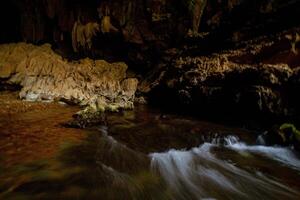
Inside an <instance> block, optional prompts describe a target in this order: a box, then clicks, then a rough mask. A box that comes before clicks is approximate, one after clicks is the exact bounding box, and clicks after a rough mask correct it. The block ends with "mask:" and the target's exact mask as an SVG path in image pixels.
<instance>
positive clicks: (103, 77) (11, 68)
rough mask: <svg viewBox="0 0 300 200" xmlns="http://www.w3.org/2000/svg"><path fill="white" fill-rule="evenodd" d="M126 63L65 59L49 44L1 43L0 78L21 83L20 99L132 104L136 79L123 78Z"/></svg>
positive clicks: (102, 106) (100, 107) (99, 106)
mask: <svg viewBox="0 0 300 200" xmlns="http://www.w3.org/2000/svg"><path fill="white" fill-rule="evenodd" d="M126 70H127V65H126V64H125V63H108V62H106V61H104V60H95V61H94V60H91V59H88V58H86V59H82V60H80V61H77V62H75V61H74V62H68V61H66V60H64V59H63V58H62V57H61V56H59V55H57V54H56V53H54V52H53V51H52V50H51V46H50V45H47V44H46V45H43V46H34V45H31V44H25V43H18V44H7V45H1V46H0V78H2V79H5V80H6V83H10V84H19V85H21V86H22V89H21V91H20V98H22V99H26V100H30V101H37V100H63V101H66V102H73V103H76V104H80V105H82V106H88V107H89V108H93V109H94V110H95V111H104V110H111V111H116V110H118V109H128V108H132V107H133V102H134V96H135V91H136V88H137V79H135V78H126Z"/></svg>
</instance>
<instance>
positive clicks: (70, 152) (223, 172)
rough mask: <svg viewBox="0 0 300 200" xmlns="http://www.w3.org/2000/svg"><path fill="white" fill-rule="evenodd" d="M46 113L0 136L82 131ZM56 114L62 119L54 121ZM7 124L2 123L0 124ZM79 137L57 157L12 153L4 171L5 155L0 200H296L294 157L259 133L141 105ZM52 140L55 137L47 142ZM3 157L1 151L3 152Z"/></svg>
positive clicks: (298, 181) (299, 168)
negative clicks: (268, 143)
mask: <svg viewBox="0 0 300 200" xmlns="http://www.w3.org/2000/svg"><path fill="white" fill-rule="evenodd" d="M61 109H62V108H61ZM48 112H50V113H51V118H50V117H49V116H47V117H46V114H45V113H46V112H45V111H44V110H43V111H41V114H38V113H37V111H35V112H34V113H32V114H30V113H29V114H28V113H27V114H25V115H24V114H23V113H22V114H20V116H18V123H17V124H15V125H14V124H13V123H10V124H9V126H2V127H1V131H2V132H4V133H6V134H7V135H13V133H14V132H15V131H17V132H18V133H22V135H26V134H25V133H30V134H31V135H32V134H33V131H35V132H36V131H37V130H38V131H39V132H40V131H41V130H42V129H41V128H42V127H43V128H45V131H46V132H47V131H48V132H50V131H52V129H53V127H55V129H54V132H55V131H56V133H57V134H61V135H60V137H64V135H63V134H64V133H68V135H72V134H75V135H76V134H79V132H78V130H77V129H74V130H73V129H64V128H62V127H61V124H60V123H61V121H62V114H61V113H60V112H58V110H55V111H54V110H53V111H52V110H51V108H49V109H48V110H47V113H48ZM55 114H57V119H59V120H58V121H57V123H56V122H55V119H56V117H55ZM70 114H71V113H70ZM21 115H22V116H26V117H24V118H23V117H21ZM65 115H66V114H65ZM41 116H43V118H42V121H41V119H40V117H41ZM16 118H17V116H13V117H12V119H14V120H15V119H16ZM0 119H1V117H0ZM12 119H10V120H11V121H12ZM49 119H51V123H49V121H47V120H49ZM11 121H7V119H3V120H2V124H5V123H8V122H11ZM41 123H42V125H41ZM47 123H48V126H47ZM28 124H31V126H30V127H29V126H28ZM50 124H52V125H53V126H50ZM41 126H42V127H41ZM37 127H38V129H37ZM73 131H74V132H73ZM54 132H53V133H54ZM72 132H73V133H72ZM82 132H84V134H85V135H86V136H85V137H83V138H82V139H81V141H80V142H79V143H78V142H76V143H66V144H64V145H63V146H62V147H60V149H59V150H57V151H58V153H56V154H53V156H51V157H47V158H45V159H40V157H39V158H38V159H29V160H30V162H23V161H22V162H21V161H20V160H22V159H20V156H21V155H22V152H19V154H20V155H18V154H17V153H16V154H13V155H14V157H10V159H8V160H12V159H13V158H15V159H17V160H15V161H14V162H12V161H11V162H10V163H13V165H12V164H10V165H7V167H5V164H6V160H7V159H6V158H5V156H4V157H2V158H3V159H0V164H1V167H0V199H5V200H10V199H12V200H15V199H51V200H52V199H72V200H73V199H104V200H110V199H116V200H119V199H122V200H123V199H124V200H126V199H137V200H143V199H149V200H150V199H153V200H160V199H166V200H183V199H187V200H193V199H197V200H199V199H204V200H205V199H299V197H300V159H299V155H298V154H297V153H296V152H294V151H293V150H292V149H289V148H283V147H267V146H263V145H257V144H256V137H257V135H256V134H254V133H252V132H250V131H248V130H245V129H239V128H232V127H226V126H223V125H219V124H214V123H209V122H205V121H199V120H197V119H193V118H188V117H182V116H176V115H162V114H161V113H160V112H159V111H155V110H152V109H148V108H144V107H141V108H137V109H136V110H135V111H128V112H123V113H119V114H111V115H109V116H108V125H107V126H99V127H96V128H94V129H89V130H81V131H80V134H82ZM48 137H49V135H48ZM51 137H52V136H51ZM68 137H69V136H68ZM21 139H22V138H21ZM45 139H46V138H45ZM47 140H50V138H47ZM61 140H63V139H61ZM22 141H23V139H22ZM55 141H57V138H53V141H52V142H50V141H48V142H47V144H52V143H54V142H55ZM20 142H21V141H20ZM36 143H39V142H38V141H36V140H35V141H33V142H32V147H34V148H36V149H32V151H40V149H39V145H37V144H36ZM33 144H34V145H33ZM42 144H43V143H42ZM54 147H56V146H55V145H53V147H52V146H51V148H54ZM45 148H46V147H45ZM48 148H49V147H48ZM27 149H28V146H27ZM41 149H44V148H41ZM0 155H6V154H2V153H1V149H0ZM24 155H25V154H24ZM30 155H31V154H28V153H26V156H29V157H30ZM33 155H35V154H33ZM6 157H7V155H6ZM1 160H2V161H1ZM26 160H28V159H26ZM17 161H19V162H17Z"/></svg>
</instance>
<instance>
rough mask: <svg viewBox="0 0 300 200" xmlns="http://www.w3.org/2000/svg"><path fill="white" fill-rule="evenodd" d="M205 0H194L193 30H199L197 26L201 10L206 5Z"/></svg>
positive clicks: (195, 31)
mask: <svg viewBox="0 0 300 200" xmlns="http://www.w3.org/2000/svg"><path fill="white" fill-rule="evenodd" d="M206 4H207V0H195V5H194V11H193V32H194V33H197V32H198V31H199V26H200V22H201V18H202V15H203V11H204V9H205V7H206Z"/></svg>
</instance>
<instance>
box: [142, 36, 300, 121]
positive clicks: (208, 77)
mask: <svg viewBox="0 0 300 200" xmlns="http://www.w3.org/2000/svg"><path fill="white" fill-rule="evenodd" d="M282 35H283V34H281V37H279V39H278V40H279V41H276V42H275V41H274V42H270V41H268V40H266V41H265V42H264V43H262V42H261V41H259V42H258V41H257V42H254V41H252V43H250V42H248V45H247V46H245V47H243V48H240V49H234V50H227V51H224V52H221V53H215V54H212V55H210V56H185V55H184V54H178V55H176V56H174V57H175V58H176V57H177V58H176V59H175V60H173V61H172V60H171V61H166V64H165V67H164V68H159V67H158V69H159V70H158V71H160V74H159V73H158V72H157V69H155V70H156V71H155V70H153V72H152V74H156V75H155V76H152V77H154V79H153V78H152V79H150V80H149V79H148V80H144V81H143V82H142V83H141V84H140V87H139V91H140V92H141V93H142V95H143V94H144V95H145V94H147V95H148V97H149V99H150V100H149V101H150V102H154V101H155V99H158V98H159V99H160V102H159V103H161V104H163V105H166V106H173V109H174V107H176V108H177V109H188V110H191V111H193V112H198V113H210V114H213V115H214V114H219V113H223V114H224V113H225V115H227V114H239V115H243V116H247V117H250V116H256V115H259V116H266V115H267V116H291V115H294V116H295V114H297V113H299V111H300V109H299V106H298V103H297V100H299V98H298V97H297V95H296V94H295V92H296V91H297V90H299V88H300V87H299V85H300V84H299V83H300V81H299V80H300V79H299V77H300V76H299V74H300V73H299V71H300V70H299V69H298V68H297V67H296V68H294V67H290V65H289V63H287V62H286V59H285V58H282V60H279V61H278V63H268V62H267V61H266V60H264V56H267V55H268V54H267V53H266V51H267V50H266V49H269V48H272V47H274V46H276V45H278V44H282V43H285V42H286V41H285V39H284V36H282ZM268 51H269V50H268ZM276 51H290V49H289V46H288V45H283V48H282V49H280V48H278V49H276ZM254 61H256V62H254ZM150 76H151V74H150ZM297 88H298V89H297ZM298 102H299V101H298Z"/></svg>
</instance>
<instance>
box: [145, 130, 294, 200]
mask: <svg viewBox="0 0 300 200" xmlns="http://www.w3.org/2000/svg"><path fill="white" fill-rule="evenodd" d="M215 148H216V149H218V148H219V149H221V148H224V149H229V150H232V151H233V152H235V151H237V152H239V151H247V152H249V153H255V154H261V155H263V156H265V157H267V158H269V159H274V160H276V161H278V162H281V163H282V164H286V165H288V166H291V167H294V168H296V169H300V160H299V159H297V157H296V156H295V155H294V154H293V152H292V151H291V150H289V149H287V148H280V147H265V146H258V145H256V146H249V145H247V144H245V143H243V142H241V141H240V140H239V138H238V137H236V136H233V135H229V136H226V137H224V138H223V139H220V138H216V139H214V140H212V142H211V143H204V144H202V145H201V146H199V147H197V148H193V149H191V150H175V149H172V150H169V151H167V152H164V153H152V154H150V158H151V169H152V170H153V171H154V172H155V173H158V174H160V175H161V176H162V177H163V178H164V180H165V182H166V184H167V185H168V186H169V187H170V188H171V191H172V193H173V196H174V199H205V198H216V199H235V198H236V199H264V198H268V199H269V198H271V199H283V198H289V199H296V198H297V196H298V195H299V193H298V192H297V191H294V190H292V189H290V188H289V187H287V186H285V185H282V184H281V183H279V182H278V181H275V180H273V179H272V178H270V177H267V176H265V175H264V174H262V173H260V172H257V173H256V174H252V173H250V172H248V171H247V170H244V169H240V168H239V167H237V166H235V165H233V164H231V163H229V162H227V161H224V160H222V159H219V158H217V157H216V156H215V154H214V153H212V150H213V149H215Z"/></svg>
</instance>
